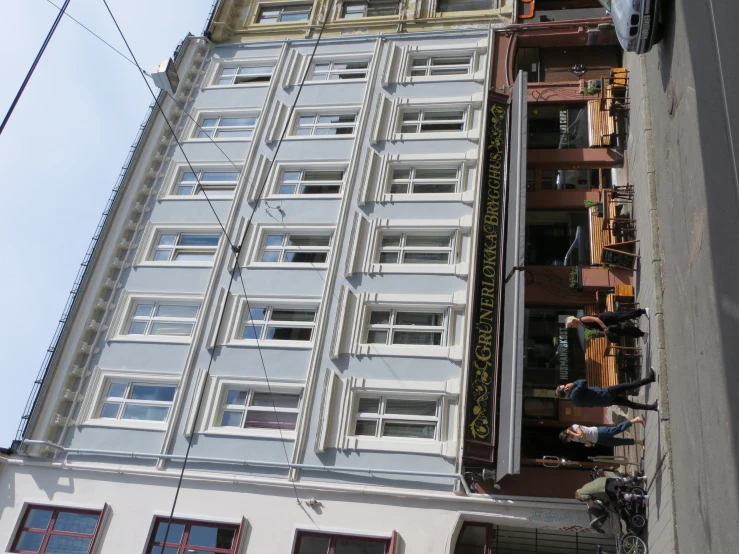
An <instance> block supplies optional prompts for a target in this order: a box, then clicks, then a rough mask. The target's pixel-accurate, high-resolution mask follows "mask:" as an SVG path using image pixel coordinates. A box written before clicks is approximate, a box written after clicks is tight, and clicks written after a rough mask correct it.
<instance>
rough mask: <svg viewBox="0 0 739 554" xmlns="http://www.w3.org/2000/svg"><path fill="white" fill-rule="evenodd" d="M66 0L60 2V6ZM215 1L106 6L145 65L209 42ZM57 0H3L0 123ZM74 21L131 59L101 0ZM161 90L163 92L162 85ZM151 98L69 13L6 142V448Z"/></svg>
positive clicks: (2, 276) (2, 279) (0, 271)
mask: <svg viewBox="0 0 739 554" xmlns="http://www.w3.org/2000/svg"><path fill="white" fill-rule="evenodd" d="M63 1H64V0H53V2H54V3H55V4H57V5H58V6H61V5H62V3H63ZM212 3H213V2H212V0H108V5H109V6H110V8H111V10H112V11H113V14H114V15H115V16H116V19H117V20H118V23H119V25H120V26H121V29H122V30H123V33H124V34H125V35H126V38H127V40H128V42H129V44H130V45H131V48H132V49H133V51H134V54H135V55H136V58H137V59H138V61H139V63H140V64H141V66H142V68H143V69H144V70H146V71H150V70H151V69H152V68H153V67H154V66H155V65H157V64H158V63H159V62H161V61H163V60H166V59H167V58H169V57H170V56H172V54H173V52H174V49H175V48H176V47H177V45H178V44H179V42H180V41H181V40H182V39H183V38H184V37H185V36H186V35H187V33H188V32H190V33H192V34H194V35H200V34H201V33H202V31H203V27H204V25H205V22H206V18H207V17H208V14H209V13H210V9H211V7H212ZM57 13H58V10H57V8H55V7H54V6H52V5H51V4H50V3H49V2H48V1H47V0H22V1H20V2H19V1H17V0H0V52H4V53H5V54H4V60H5V61H4V64H5V66H4V67H5V68H4V70H3V73H2V78H0V117H4V116H5V113H6V111H7V109H8V108H9V107H10V104H11V102H12V101H13V98H14V96H15V94H16V92H17V90H18V88H19V87H20V85H21V83H22V81H23V78H24V77H25V75H26V72H27V71H28V69H29V67H30V66H31V63H32V62H33V59H34V57H35V56H36V53H37V52H38V49H39V48H40V46H41V44H42V43H43V40H44V37H45V36H46V33H47V32H48V31H49V29H50V27H51V25H52V23H53V21H54V19H55V17H56V15H57ZM67 13H69V14H70V15H71V16H73V17H74V18H75V19H77V20H79V21H80V22H82V23H83V24H85V25H86V26H87V27H89V28H90V29H92V30H93V31H94V32H95V33H97V34H98V35H100V36H101V37H102V38H104V39H105V40H106V41H107V42H109V43H111V44H112V45H113V46H115V47H116V48H117V49H118V50H120V51H121V52H124V53H127V51H126V47H125V44H123V41H122V40H121V38H120V36H119V35H118V32H117V30H116V28H115V26H114V24H113V23H112V20H111V19H110V16H109V15H108V12H107V11H106V9H105V5H104V4H103V2H102V0H72V1H71V2H70V4H69V7H68V8H67ZM155 90H156V89H155ZM151 100H152V99H151V95H150V94H149V91H148V90H147V88H146V86H145V85H144V83H143V80H142V79H141V77H140V75H139V74H138V73H137V70H136V68H135V67H134V66H133V65H131V64H130V63H129V62H127V61H126V60H124V59H123V58H121V57H120V56H119V55H118V54H116V53H115V52H114V51H112V50H110V49H109V48H108V47H107V46H105V45H104V44H103V43H101V42H99V41H98V39H96V38H95V37H93V36H92V35H90V34H89V33H88V32H87V31H85V30H84V29H83V28H82V27H80V26H79V25H77V24H76V23H75V22H74V21H72V20H71V19H69V18H67V17H64V18H63V19H62V21H61V22H60V23H59V26H58V27H57V30H56V32H55V34H54V36H53V37H52V39H51V42H50V43H49V45H48V46H47V48H46V52H45V53H44V56H43V57H42V59H41V61H40V63H39V65H38V66H37V67H36V71H35V73H34V75H33V77H32V78H31V81H30V82H29V84H28V86H27V87H26V90H25V93H24V94H23V96H22V97H21V100H20V102H19V103H18V105H17V106H16V108H15V111H14V113H13V115H12V117H11V119H10V121H9V122H8V125H7V126H6V128H5V130H4V131H3V133H2V135H0V241H2V251H3V252H5V255H4V263H3V264H2V266H0V291H2V296H0V310H1V312H2V314H3V316H4V317H2V318H0V356H1V360H2V361H1V362H0V389H1V390H3V391H4V394H3V395H2V401H0V447H9V446H10V443H11V441H12V440H13V438H14V437H15V433H16V429H17V427H18V424H19V422H20V419H21V416H22V415H23V409H24V407H25V404H26V400H27V399H28V395H29V394H30V392H31V386H32V385H33V381H34V379H35V378H36V374H37V373H38V371H39V368H40V367H41V363H42V361H43V359H44V355H45V352H46V349H47V348H48V346H49V343H50V341H51V339H52V337H53V335H54V331H55V329H56V326H57V323H58V321H59V318H60V316H61V315H62V310H63V309H64V305H65V303H66V301H67V297H68V295H69V291H70V289H71V288H72V284H73V283H74V278H75V276H76V274H77V271H78V269H79V266H80V263H81V262H82V258H83V256H84V254H85V251H86V250H87V247H88V245H89V243H90V239H91V238H92V235H93V233H94V231H95V227H96V225H97V223H98V220H99V218H100V215H101V213H102V212H103V209H104V208H105V204H106V202H107V199H108V197H109V196H110V192H111V190H112V188H113V186H114V185H115V182H116V179H117V177H118V174H119V172H120V170H121V167H122V165H123V162H124V161H125V158H126V156H127V154H128V151H129V148H130V147H131V144H132V143H133V140H134V138H135V137H136V132H137V130H138V128H139V126H140V125H141V123H142V122H143V119H144V116H145V115H146V111H147V108H148V106H149V104H150V103H151Z"/></svg>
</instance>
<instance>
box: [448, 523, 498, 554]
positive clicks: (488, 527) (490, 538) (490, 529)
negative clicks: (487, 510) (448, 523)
mask: <svg viewBox="0 0 739 554" xmlns="http://www.w3.org/2000/svg"><path fill="white" fill-rule="evenodd" d="M469 527H482V528H484V529H485V545H484V546H483V554H493V545H494V544H495V526H494V525H492V524H490V523H478V522H473V521H466V522H465V523H464V524H463V525H462V528H461V529H460V530H459V535H458V536H457V544H456V545H455V546H454V551H455V553H456V551H457V549H458V548H459V541H461V540H462V536H463V535H464V532H465V530H466V529H468V528H469Z"/></svg>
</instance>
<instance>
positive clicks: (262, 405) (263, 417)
mask: <svg viewBox="0 0 739 554" xmlns="http://www.w3.org/2000/svg"><path fill="white" fill-rule="evenodd" d="M299 404H300V394H299V393H289V394H288V393H275V392H272V393H270V392H268V391H255V390H250V389H239V388H227V389H225V391H224V395H223V399H222V400H221V411H220V413H219V414H218V426H219V427H238V428H242V429H281V430H283V431H285V430H287V431H293V430H294V429H295V425H296V423H297V421H298V406H299Z"/></svg>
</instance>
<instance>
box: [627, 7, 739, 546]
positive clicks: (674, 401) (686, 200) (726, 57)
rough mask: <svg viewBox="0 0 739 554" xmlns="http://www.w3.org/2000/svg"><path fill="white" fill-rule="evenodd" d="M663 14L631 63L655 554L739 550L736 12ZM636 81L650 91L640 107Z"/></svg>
mask: <svg viewBox="0 0 739 554" xmlns="http://www.w3.org/2000/svg"><path fill="white" fill-rule="evenodd" d="M663 17H664V22H665V25H666V36H665V39H664V41H663V42H662V43H661V44H660V45H659V46H658V47H657V48H655V49H654V50H653V51H652V52H650V53H649V54H647V55H646V56H644V57H642V58H639V57H636V56H627V57H626V60H625V64H626V66H627V67H628V68H629V69H630V71H631V77H632V98H633V100H632V129H631V131H632V133H631V136H630V139H629V144H628V146H629V150H628V153H627V166H628V167H627V169H628V174H629V179H630V180H631V182H632V183H634V184H635V186H636V187H637V205H636V207H635V212H636V215H637V221H638V225H639V230H640V237H639V238H640V239H641V243H640V250H641V265H640V271H639V273H638V275H637V283H636V285H637V295H638V300H639V301H640V302H641V303H642V305H643V306H649V307H652V309H653V310H654V311H655V312H662V313H653V314H652V318H651V322H650V344H649V346H650V347H649V358H650V359H648V360H647V363H651V364H652V365H653V366H654V367H655V369H657V371H658V372H659V374H660V382H659V386H658V387H649V389H650V390H648V396H649V398H650V400H651V399H653V398H656V397H657V394H660V402H661V408H662V410H661V412H660V415H661V418H660V421H659V425H658V424H657V421H656V418H652V419H651V420H650V422H649V425H648V427H647V429H646V440H647V441H648V444H647V449H646V456H645V458H646V460H645V462H646V468H647V472H648V473H650V472H652V473H653V474H654V480H653V482H652V484H651V486H650V489H651V490H650V494H651V495H652V497H651V498H650V518H651V519H650V529H649V543H650V552H653V553H657V552H672V551H678V552H681V553H684V554H692V553H698V552H707V553H712V554H720V553H736V552H737V551H739V546H737V545H739V525H738V524H737V522H738V521H739V464H738V463H737V459H738V458H739V402H737V401H736V400H734V398H736V397H739V371H738V370H737V367H736V366H737V362H739V287H738V286H737V284H738V283H739V279H738V278H737V276H736V270H735V268H737V267H739V263H737V260H739V179H738V178H737V167H736V157H737V144H738V143H739V114H738V113H737V111H738V110H739V108H737V105H736V104H737V103H736V100H735V99H734V95H733V92H734V91H736V90H739V61H738V60H737V57H738V55H737V44H738V41H737V39H736V37H737V34H738V33H739V31H738V30H737V24H738V23H739V4H737V3H736V2H735V1H733V0H704V1H701V2H696V1H693V0H664V14H663ZM642 83H645V90H646V91H647V97H646V98H644V99H639V95H640V94H641V90H640V89H641V86H642ZM652 172H653V173H652ZM649 230H651V231H652V233H649V232H648V231H649ZM649 235H652V236H649ZM652 238H654V241H655V243H654V244H652ZM669 445H671V452H670V451H668V446H669ZM655 472H656V473H655ZM673 494H674V496H673ZM673 498H674V504H673ZM673 516H674V522H675V523H676V527H675V528H676V531H674V529H675V528H672V527H671V526H670V525H671V524H672V521H671V519H672V518H673Z"/></svg>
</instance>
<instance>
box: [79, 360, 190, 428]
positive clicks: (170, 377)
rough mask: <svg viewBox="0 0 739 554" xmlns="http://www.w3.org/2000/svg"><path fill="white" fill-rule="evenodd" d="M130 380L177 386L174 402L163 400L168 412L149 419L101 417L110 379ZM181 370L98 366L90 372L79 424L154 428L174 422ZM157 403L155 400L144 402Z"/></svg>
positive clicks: (179, 393)
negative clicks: (143, 369)
mask: <svg viewBox="0 0 739 554" xmlns="http://www.w3.org/2000/svg"><path fill="white" fill-rule="evenodd" d="M114 382H129V383H135V384H143V385H163V386H174V387H175V391H174V397H173V398H172V402H166V403H162V405H164V404H167V405H169V413H168V414H167V419H166V420H164V421H146V420H135V419H112V418H101V417H99V413H100V410H101V409H102V405H103V403H104V401H105V396H104V395H105V394H106V392H107V390H108V387H109V386H110V384H111V383H114ZM181 392H182V391H181V387H180V375H179V373H176V374H172V373H162V372H153V371H140V370H125V371H124V370H115V369H108V368H100V367H97V366H96V367H95V368H94V369H93V371H92V373H91V374H90V381H89V383H88V387H87V393H86V394H85V398H84V401H83V403H82V406H81V407H80V414H79V423H78V425H79V426H94V427H118V428H126V429H155V430H160V431H164V430H166V429H167V427H168V426H169V425H170V424H171V423H172V414H173V409H174V406H176V405H177V403H178V402H179V397H180V395H181ZM142 403H145V404H154V402H142Z"/></svg>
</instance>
